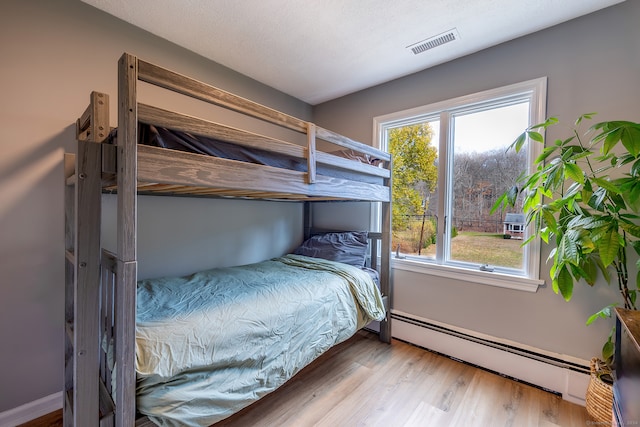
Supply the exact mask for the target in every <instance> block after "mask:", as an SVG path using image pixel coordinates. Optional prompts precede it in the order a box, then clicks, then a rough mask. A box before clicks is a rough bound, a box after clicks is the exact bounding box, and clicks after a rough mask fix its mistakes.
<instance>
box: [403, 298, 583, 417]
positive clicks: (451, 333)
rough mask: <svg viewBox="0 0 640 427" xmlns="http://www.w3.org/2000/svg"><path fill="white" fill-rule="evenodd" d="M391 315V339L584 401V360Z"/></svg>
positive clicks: (574, 400)
mask: <svg viewBox="0 0 640 427" xmlns="http://www.w3.org/2000/svg"><path fill="white" fill-rule="evenodd" d="M391 318H392V319H393V329H392V334H393V338H395V339H398V340H401V341H405V342H408V343H410V344H413V345H416V346H419V347H422V348H425V349H427V350H429V351H433V352H436V353H439V354H442V355H444V356H447V357H449V358H452V359H454V360H457V361H460V362H463V363H467V364H471V365H473V366H476V367H479V368H481V369H484V370H487V371H490V372H493V373H496V374H498V375H501V376H504V377H507V378H511V379H513V380H516V381H519V382H523V383H526V384H529V385H532V386H535V387H538V388H541V389H543V390H546V391H549V392H552V393H555V394H558V395H561V396H562V398H563V399H565V400H567V401H570V402H573V403H577V404H580V405H583V406H584V404H585V402H584V396H585V394H586V390H587V386H588V383H589V366H588V361H583V360H580V359H574V358H569V357H563V356H562V355H555V354H549V353H546V352H544V351H542V350H540V351H537V350H536V349H532V348H524V347H525V346H521V345H520V346H519V345H518V343H512V342H507V341H505V340H498V339H494V338H492V337H490V336H486V335H482V334H478V333H475V332H473V331H468V330H463V329H460V328H456V327H453V326H450V325H445V324H442V323H439V322H435V321H432V320H429V319H424V318H420V317H417V316H413V315H411V314H407V313H403V312H400V311H397V310H392V313H391Z"/></svg>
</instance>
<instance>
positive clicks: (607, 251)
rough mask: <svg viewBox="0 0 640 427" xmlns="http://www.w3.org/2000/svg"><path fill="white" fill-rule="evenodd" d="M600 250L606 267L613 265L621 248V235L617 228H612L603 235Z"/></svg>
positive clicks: (599, 241) (599, 245) (600, 240)
mask: <svg viewBox="0 0 640 427" xmlns="http://www.w3.org/2000/svg"><path fill="white" fill-rule="evenodd" d="M597 245H598V251H599V252H600V258H601V259H602V263H603V264H604V266H605V267H607V266H609V265H611V263H613V260H614V259H616V256H617V255H618V250H619V249H620V235H619V234H618V230H617V228H610V229H608V230H607V232H606V233H605V234H604V235H603V237H602V239H599V240H598V243H597Z"/></svg>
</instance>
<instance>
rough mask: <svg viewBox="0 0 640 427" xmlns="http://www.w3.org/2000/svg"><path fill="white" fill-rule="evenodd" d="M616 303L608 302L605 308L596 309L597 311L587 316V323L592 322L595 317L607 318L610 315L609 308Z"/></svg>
mask: <svg viewBox="0 0 640 427" xmlns="http://www.w3.org/2000/svg"><path fill="white" fill-rule="evenodd" d="M615 306H616V304H610V305H608V306H606V307H605V308H603V309H602V310H600V311H598V312H597V313H594V314H592V315H591V316H589V318H588V319H587V325H590V324H592V323H593V322H594V321H595V320H597V319H608V318H610V317H611V309H612V308H613V307H615Z"/></svg>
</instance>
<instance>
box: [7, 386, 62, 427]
mask: <svg viewBox="0 0 640 427" xmlns="http://www.w3.org/2000/svg"><path fill="white" fill-rule="evenodd" d="M60 408H62V391H59V392H57V393H54V394H51V395H49V396H45V397H43V398H41V399H38V400H34V401H33V402H29V403H25V404H24V405H22V406H18V407H17V408H13V409H9V410H8V411H4V412H0V427H15V426H17V425H20V424H24V423H26V422H28V421H32V420H35V419H36V418H40V417H41V416H43V415H47V414H49V413H51V412H55V411H57V410H58V409H60Z"/></svg>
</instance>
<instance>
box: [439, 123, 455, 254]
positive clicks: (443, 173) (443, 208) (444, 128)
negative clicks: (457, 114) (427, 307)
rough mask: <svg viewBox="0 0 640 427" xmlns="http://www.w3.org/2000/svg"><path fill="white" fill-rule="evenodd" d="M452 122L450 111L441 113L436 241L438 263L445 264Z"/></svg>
mask: <svg viewBox="0 0 640 427" xmlns="http://www.w3.org/2000/svg"><path fill="white" fill-rule="evenodd" d="M450 121H451V114H450V113H449V112H448V111H442V112H441V113H440V140H439V141H438V144H439V147H438V156H439V159H438V210H437V212H438V217H437V224H438V234H437V240H436V262H437V263H438V264H442V263H444V262H445V254H446V252H445V249H446V248H447V242H448V239H449V237H448V234H447V226H446V222H447V219H448V218H447V205H448V201H447V199H448V197H449V196H448V194H449V192H448V190H447V189H448V187H449V184H448V178H447V176H448V169H449V161H448V159H449V147H450V143H449V141H450V138H451V136H450Z"/></svg>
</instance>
